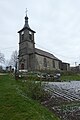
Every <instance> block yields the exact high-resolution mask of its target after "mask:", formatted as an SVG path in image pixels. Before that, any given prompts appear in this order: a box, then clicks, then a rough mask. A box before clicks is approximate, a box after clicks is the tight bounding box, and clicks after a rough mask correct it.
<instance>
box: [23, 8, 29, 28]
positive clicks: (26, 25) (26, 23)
mask: <svg viewBox="0 0 80 120" xmlns="http://www.w3.org/2000/svg"><path fill="white" fill-rule="evenodd" d="M25 13H26V16H25V24H24V28H25V27H27V28H30V27H29V25H28V16H27V8H26V12H25Z"/></svg>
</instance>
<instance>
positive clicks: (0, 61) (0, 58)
mask: <svg viewBox="0 0 80 120" xmlns="http://www.w3.org/2000/svg"><path fill="white" fill-rule="evenodd" d="M4 62H5V58H4V54H3V53H1V52H0V63H4Z"/></svg>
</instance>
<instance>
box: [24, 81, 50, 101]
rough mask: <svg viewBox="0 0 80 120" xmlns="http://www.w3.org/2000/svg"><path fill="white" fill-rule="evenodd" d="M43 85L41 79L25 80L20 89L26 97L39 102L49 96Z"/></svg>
mask: <svg viewBox="0 0 80 120" xmlns="http://www.w3.org/2000/svg"><path fill="white" fill-rule="evenodd" d="M44 86H45V84H42V83H41V81H38V82H35V81H31V80H27V82H25V83H23V87H22V89H23V92H24V93H25V94H26V95H27V96H28V97H30V98H32V99H34V100H38V101H40V102H41V101H44V100H45V99H47V98H49V97H50V95H49V93H48V92H46V91H45V90H44Z"/></svg>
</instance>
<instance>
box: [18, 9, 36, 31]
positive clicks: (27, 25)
mask: <svg viewBox="0 0 80 120" xmlns="http://www.w3.org/2000/svg"><path fill="white" fill-rule="evenodd" d="M28 19H29V18H28V16H27V9H26V16H25V24H24V27H23V28H22V29H21V30H20V31H18V33H20V32H21V31H23V30H25V29H28V30H30V31H31V32H34V33H35V31H33V30H32V29H31V28H30V27H29V24H28Z"/></svg>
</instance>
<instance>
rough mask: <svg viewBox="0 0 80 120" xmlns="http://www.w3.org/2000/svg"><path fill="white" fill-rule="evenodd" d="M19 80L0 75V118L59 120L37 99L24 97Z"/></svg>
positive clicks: (8, 119)
mask: <svg viewBox="0 0 80 120" xmlns="http://www.w3.org/2000/svg"><path fill="white" fill-rule="evenodd" d="M19 85H20V84H19V82H18V81H15V80H14V78H13V77H12V76H11V75H0V120H60V119H58V118H57V117H56V116H55V115H54V114H53V113H52V112H50V111H49V110H47V109H46V108H44V107H43V106H41V105H40V104H39V103H38V102H37V101H34V100H32V99H30V98H29V97H25V96H24V94H22V93H21V90H20V89H18V88H20V87H19Z"/></svg>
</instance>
